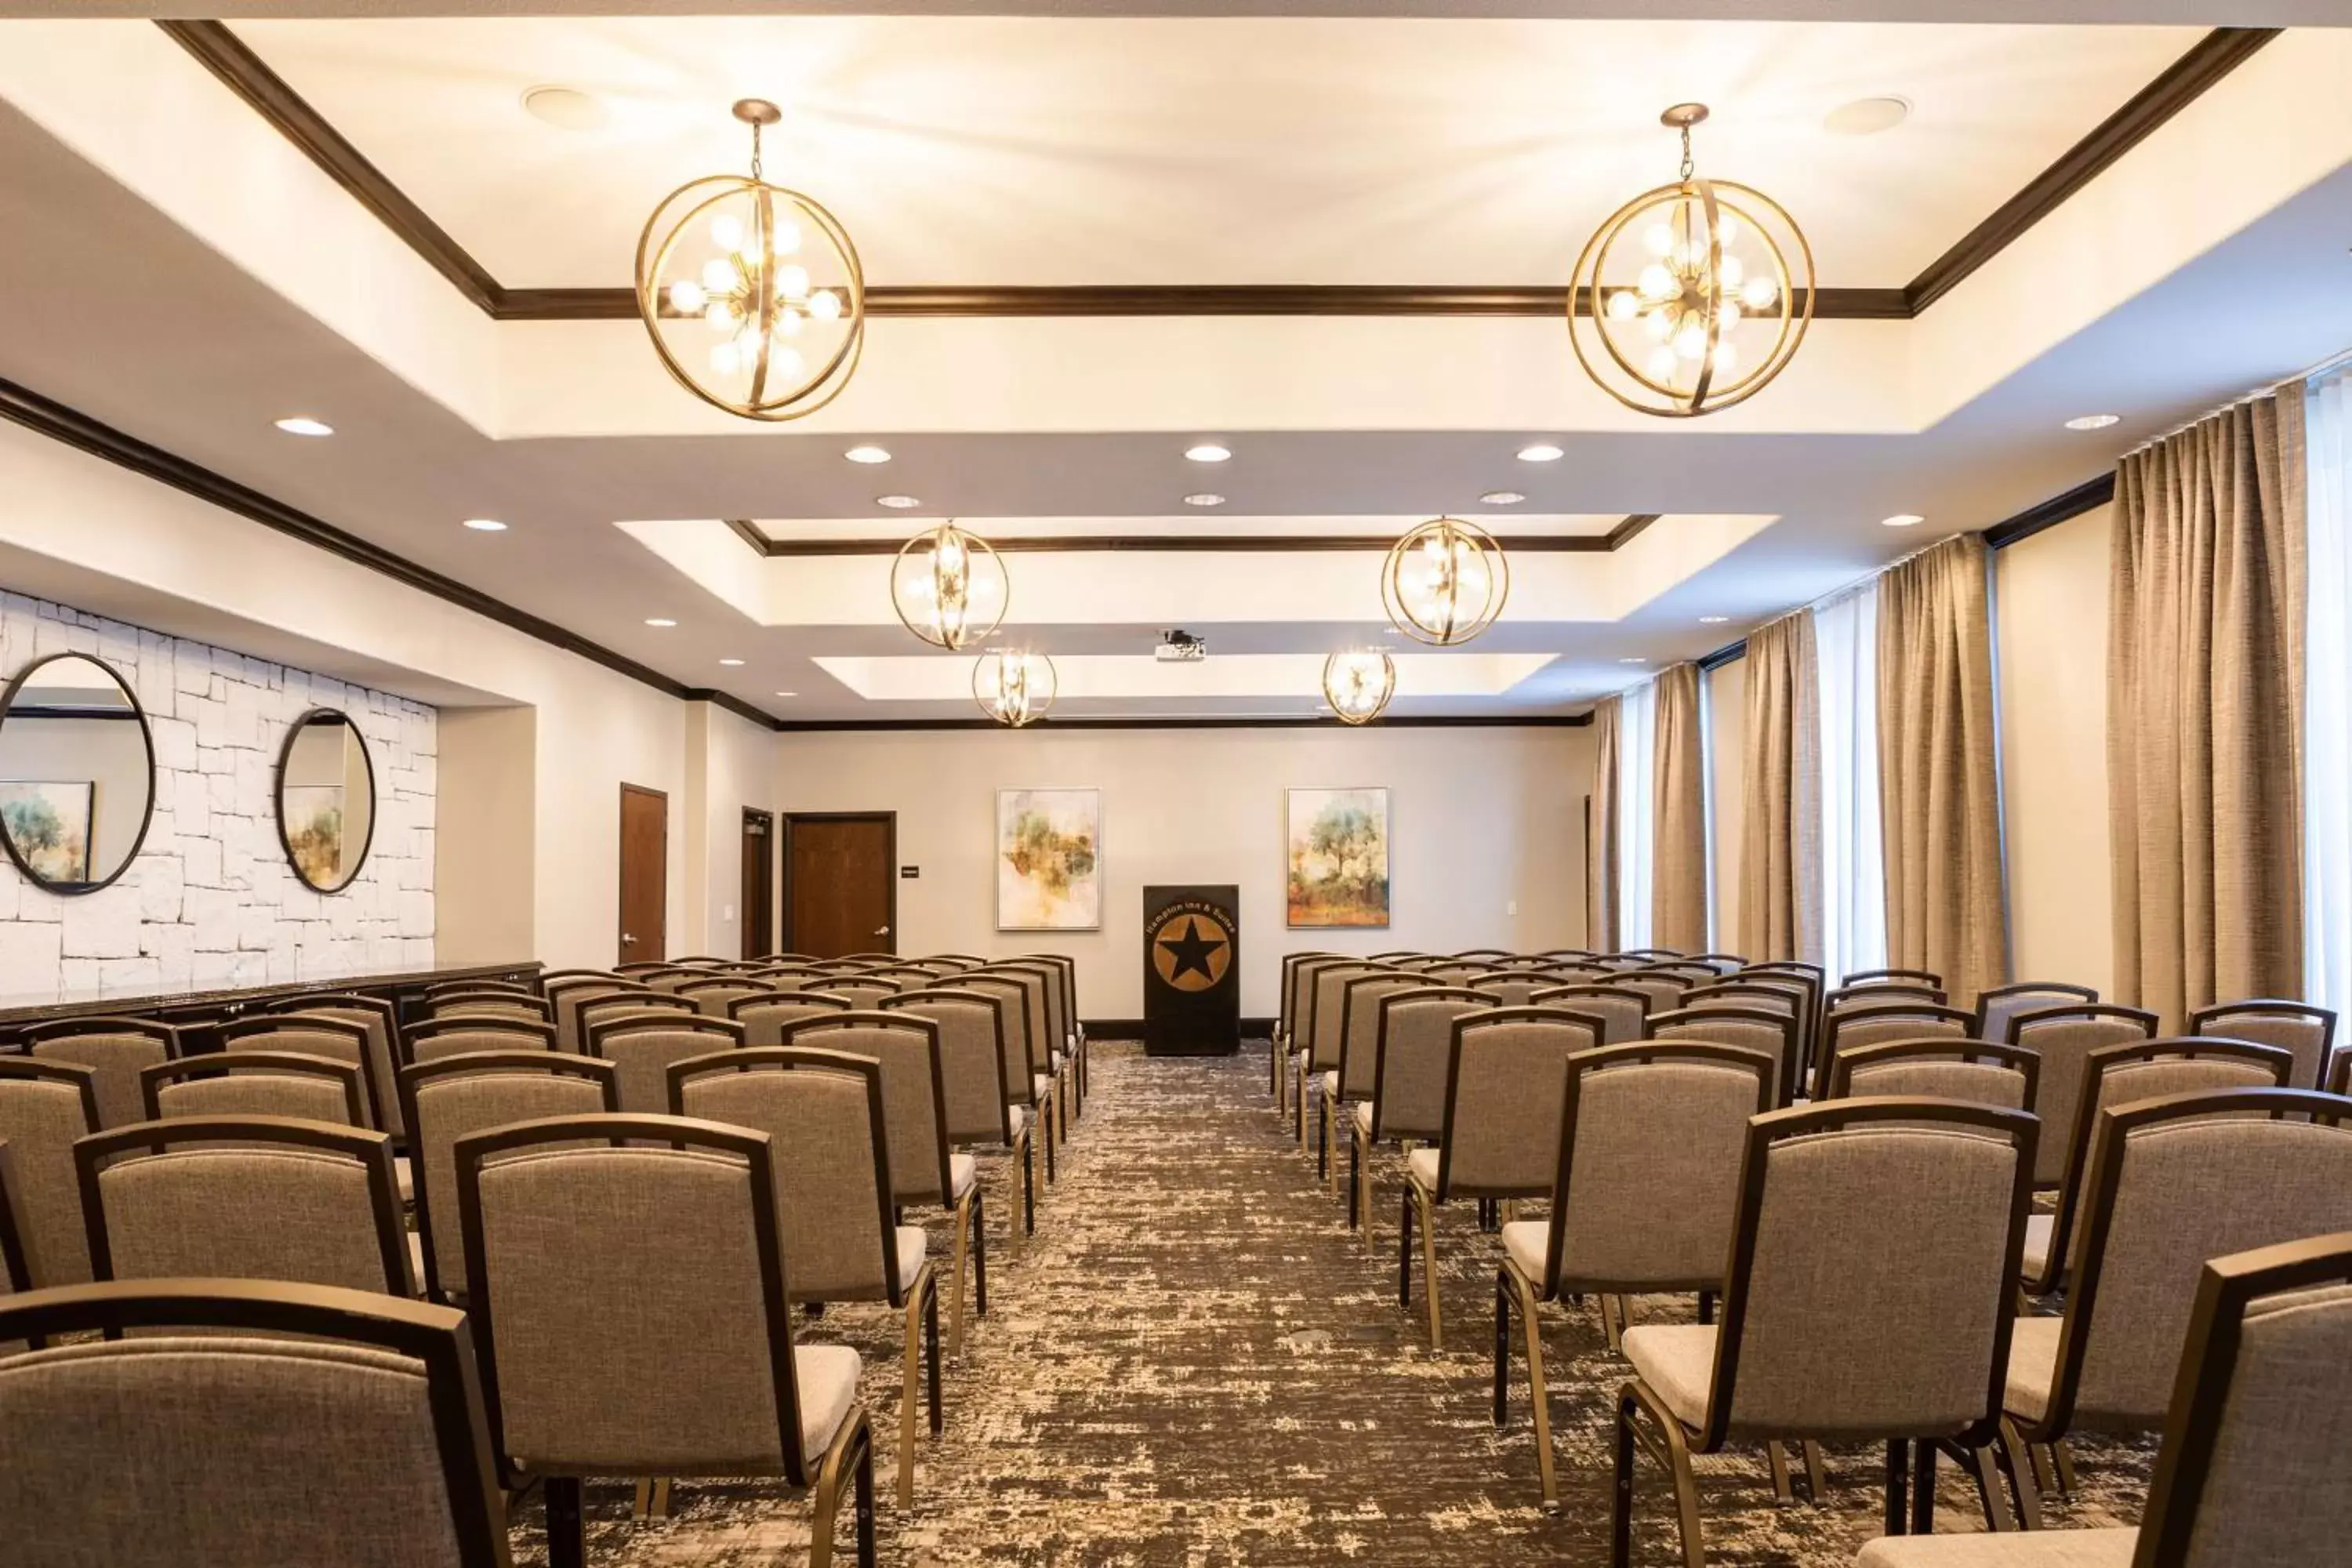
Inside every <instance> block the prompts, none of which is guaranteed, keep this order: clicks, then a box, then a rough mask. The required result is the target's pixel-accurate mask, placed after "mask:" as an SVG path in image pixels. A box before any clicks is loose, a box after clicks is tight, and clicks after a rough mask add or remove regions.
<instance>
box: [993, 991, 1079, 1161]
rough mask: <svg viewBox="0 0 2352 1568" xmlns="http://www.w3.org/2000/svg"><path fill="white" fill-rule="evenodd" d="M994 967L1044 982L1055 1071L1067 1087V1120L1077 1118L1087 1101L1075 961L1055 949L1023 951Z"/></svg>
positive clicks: (1046, 1021)
mask: <svg viewBox="0 0 2352 1568" xmlns="http://www.w3.org/2000/svg"><path fill="white" fill-rule="evenodd" d="M996 967H999V968H1016V969H1028V970H1034V971H1035V972H1036V973H1038V974H1040V975H1042V976H1043V977H1044V978H1045V1035H1046V1039H1047V1041H1048V1043H1049V1044H1050V1045H1051V1047H1052V1049H1053V1057H1054V1071H1055V1076H1056V1077H1058V1078H1059V1079H1061V1080H1062V1081H1063V1082H1064V1083H1066V1085H1067V1086H1068V1088H1069V1103H1068V1104H1066V1106H1064V1107H1063V1110H1064V1112H1065V1115H1066V1119H1067V1121H1076V1119H1077V1114H1078V1112H1079V1111H1080V1110H1083V1109H1084V1107H1085V1104H1086V1090H1087V1076H1086V1065H1087V1052H1086V1028H1085V1026H1083V1025H1081V1024H1080V1023H1079V1022H1078V1016H1077V1007H1078V997H1077V962H1076V960H1075V959H1072V958H1069V957H1066V956H1065V955H1064V954H1061V953H1058V952H1033V953H1025V954H1024V955H1022V956H1021V957H1018V958H1008V959H1005V960H1003V962H1002V963H1000V964H998V965H997V966H996Z"/></svg>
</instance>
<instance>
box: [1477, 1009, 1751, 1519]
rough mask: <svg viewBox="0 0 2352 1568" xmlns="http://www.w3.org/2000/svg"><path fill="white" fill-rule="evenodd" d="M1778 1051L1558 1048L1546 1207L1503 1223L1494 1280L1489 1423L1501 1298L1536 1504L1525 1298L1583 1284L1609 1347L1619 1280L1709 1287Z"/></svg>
mask: <svg viewBox="0 0 2352 1568" xmlns="http://www.w3.org/2000/svg"><path fill="white" fill-rule="evenodd" d="M1779 1065H1780V1058H1777V1057H1775V1056H1773V1055H1772V1054H1771V1053H1769V1052H1768V1051H1757V1050H1751V1049H1748V1048H1747V1047H1740V1046H1736V1045H1725V1044H1721V1043H1718V1042H1715V1041H1709V1040H1645V1041H1641V1042H1638V1043H1636V1044H1633V1045H1628V1046H1608V1047H1602V1048H1601V1049H1600V1050H1595V1051H1585V1052H1582V1053H1580V1054H1579V1055H1576V1056H1572V1057H1570V1058H1568V1096H1567V1101H1566V1109H1565V1110H1564V1111H1563V1112H1562V1114H1561V1117H1560V1128H1559V1160H1558V1162H1557V1165H1558V1174H1557V1175H1556V1176H1555V1178H1554V1181H1553V1185H1552V1194H1551V1215H1550V1217H1549V1219H1541V1220H1532V1219H1530V1220H1514V1221H1512V1222H1511V1223H1510V1224H1508V1225H1506V1226H1503V1261H1502V1265H1501V1267H1500V1268H1499V1269H1498V1271H1497V1273H1496V1280H1495V1425H1496V1426H1502V1425H1503V1424H1504V1422H1505V1420H1506V1419H1507V1415H1508V1399H1509V1389H1510V1331H1511V1312H1512V1310H1513V1307H1514V1305H1516V1306H1517V1310H1518V1312H1519V1314H1520V1323H1521V1326H1522V1327H1523V1328H1524V1330H1525V1331H1526V1336H1527V1353H1528V1394H1529V1398H1530V1400H1531V1401H1532V1408H1533V1409H1534V1412H1535V1428H1536V1458H1537V1463H1538V1467H1539V1468H1540V1469H1541V1472H1542V1475H1543V1498H1544V1508H1545V1510H1546V1511H1547V1512H1549V1511H1552V1510H1556V1509H1557V1508H1558V1507H1559V1478H1558V1477H1557V1476H1556V1475H1555V1474H1554V1472H1553V1469H1552V1452H1551V1406H1550V1400H1549V1394H1547V1393H1546V1391H1545V1386H1544V1366H1543V1336H1542V1333H1541V1331H1540V1329H1539V1327H1538V1321H1537V1311H1536V1304H1537V1303H1538V1301H1556V1300H1559V1298H1560V1296H1561V1294H1562V1293H1563V1292H1569V1291H1572V1292H1576V1293H1579V1294H1581V1293H1583V1292H1587V1291H1590V1292H1592V1293H1594V1294H1596V1295H1598V1296H1599V1297H1600V1300H1601V1322H1602V1324H1603V1325H1604V1327H1605V1331H1606V1333H1607V1336H1608V1340H1609V1348H1610V1349H1612V1350H1615V1349H1617V1348H1618V1345H1619V1343H1620V1340H1621V1334H1622V1326H1623V1323H1624V1321H1625V1317H1626V1308H1627V1303H1626V1298H1627V1297H1628V1296H1629V1295H1631V1294H1633V1293H1636V1292H1641V1293H1649V1292H1660V1291H1696V1292H1697V1294H1698V1303H1699V1321H1702V1322H1705V1321H1707V1320H1708V1319H1709V1318H1710V1317H1711V1316H1712V1307H1713V1303H1714V1298H1715V1295H1716V1293H1717V1291H1719V1290H1721V1289H1723V1267H1724V1259H1725V1258H1728V1257H1729V1256H1730V1254H1731V1240H1732V1234H1733V1231H1734V1230H1735V1228H1736V1222H1737V1220H1738V1200H1739V1170H1740V1162H1741V1161H1742V1160H1743V1159H1744V1158H1745V1157H1746V1155H1747V1151H1748V1121H1749V1120H1750V1119H1751V1118H1753V1117H1755V1116H1757V1115H1759V1114H1761V1113H1762V1112H1764V1111H1766V1110H1770V1109H1771V1104H1772V1079H1773V1075H1774V1073H1775V1071H1776V1070H1777V1069H1778V1068H1779Z"/></svg>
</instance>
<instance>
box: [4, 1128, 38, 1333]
mask: <svg viewBox="0 0 2352 1568" xmlns="http://www.w3.org/2000/svg"><path fill="white" fill-rule="evenodd" d="M12 1158H13V1156H11V1155H10V1154H9V1152H8V1141H7V1140H6V1139H5V1138H0V1296H6V1295H13V1294H19V1293H22V1292H24V1291H26V1290H29V1289H32V1288H33V1255H32V1254H31V1253H30V1252H29V1251H27V1250H26V1247H25V1237H24V1233H23V1232H22V1231H21V1230H19V1229H18V1228H17V1226H16V1211H17V1210H18V1209H19V1208H21V1207H23V1206H24V1205H23V1200H21V1199H20V1198H18V1197H17V1196H16V1170H15V1168H14V1167H13V1166H12V1165H11V1164H10V1161H11V1159H12ZM5 1344H6V1342H5V1341H0V1346H5Z"/></svg>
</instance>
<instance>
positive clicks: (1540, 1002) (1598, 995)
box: [1528, 979, 1650, 1046]
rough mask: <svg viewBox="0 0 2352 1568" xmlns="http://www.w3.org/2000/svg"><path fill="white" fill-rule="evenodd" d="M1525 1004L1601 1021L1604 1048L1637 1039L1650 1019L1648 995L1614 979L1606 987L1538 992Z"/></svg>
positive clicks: (1576, 986) (1596, 985)
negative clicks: (1617, 982)
mask: <svg viewBox="0 0 2352 1568" xmlns="http://www.w3.org/2000/svg"><path fill="white" fill-rule="evenodd" d="M1528 1005H1529V1006H1533V1007H1566V1008H1568V1009H1569V1010H1570V1011H1571V1012H1576V1013H1582V1014H1585V1015H1586V1016H1590V1017H1594V1018H1598V1019H1600V1020H1601V1028H1602V1030H1603V1031H1604V1033H1603V1035H1602V1038H1601V1044H1602V1045H1605V1046H1622V1045H1625V1044H1627V1043H1628V1042H1630V1041H1633V1040H1638V1039H1640V1038H1641V1037H1642V1031H1643V1029H1644V1028H1645V1027H1647V1026H1648V1023H1649V1017H1650V994H1649V993H1648V992H1646V991H1637V990H1635V989H1633V987H1632V986H1630V985H1620V984H1616V982H1615V981H1614V980H1613V979H1612V980H1611V981H1610V982H1608V983H1607V984H1601V983H1598V982H1594V983H1581V982H1580V983H1579V984H1574V985H1555V986H1552V987H1551V988H1550V989H1549V990H1545V991H1538V992H1537V993H1536V994H1535V997H1534V999H1533V1000H1532V1001H1530V1002H1529V1003H1528Z"/></svg>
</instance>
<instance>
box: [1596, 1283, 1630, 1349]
mask: <svg viewBox="0 0 2352 1568" xmlns="http://www.w3.org/2000/svg"><path fill="white" fill-rule="evenodd" d="M1598 1299H1599V1300H1600V1302H1601V1337H1602V1338H1603V1339H1605V1340H1607V1341H1608V1342H1609V1349H1610V1352H1611V1353H1612V1354H1616V1353H1621V1352H1623V1350H1624V1349H1625V1325H1624V1323H1623V1322H1622V1309H1621V1308H1620V1305H1619V1303H1618V1300H1617V1298H1616V1297H1614V1296H1612V1295H1610V1294H1609V1293H1608V1292H1607V1291H1605V1290H1604V1291H1602V1292H1601V1295H1600V1297H1599V1298H1598Z"/></svg>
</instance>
